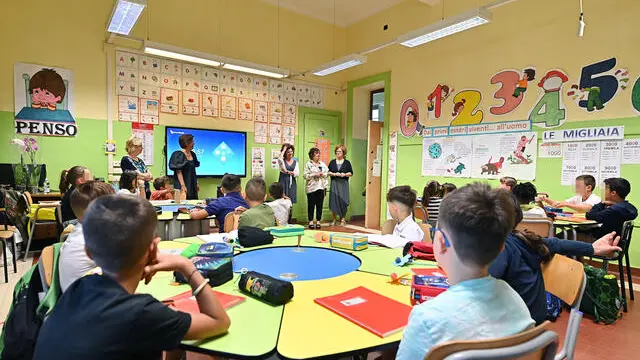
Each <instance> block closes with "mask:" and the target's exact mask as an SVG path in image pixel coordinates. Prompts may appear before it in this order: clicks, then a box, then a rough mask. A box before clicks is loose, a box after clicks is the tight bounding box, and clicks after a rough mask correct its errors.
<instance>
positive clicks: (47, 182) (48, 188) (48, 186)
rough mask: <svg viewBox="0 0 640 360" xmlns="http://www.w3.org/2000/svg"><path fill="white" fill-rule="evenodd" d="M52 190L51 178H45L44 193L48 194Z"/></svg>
mask: <svg viewBox="0 0 640 360" xmlns="http://www.w3.org/2000/svg"><path fill="white" fill-rule="evenodd" d="M50 192H51V187H50V185H49V179H44V193H45V194H48V193H50Z"/></svg>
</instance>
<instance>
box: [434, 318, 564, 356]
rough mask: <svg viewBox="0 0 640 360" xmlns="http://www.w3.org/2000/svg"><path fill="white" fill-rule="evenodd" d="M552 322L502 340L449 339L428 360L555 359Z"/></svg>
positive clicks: (555, 345) (554, 334) (556, 343)
mask: <svg viewBox="0 0 640 360" xmlns="http://www.w3.org/2000/svg"><path fill="white" fill-rule="evenodd" d="M549 324H550V322H549V321H545V322H543V323H542V324H540V325H539V326H537V327H535V328H533V329H529V330H526V331H523V332H521V333H519V334H516V335H513V336H508V337H504V338H498V339H483V340H461V341H449V342H445V343H442V344H440V345H437V346H436V347H434V348H433V349H431V351H430V352H429V353H428V354H427V356H426V357H425V360H445V359H446V360H462V359H465V360H466V359H476V360H477V359H487V360H488V359H544V360H551V359H553V357H554V355H555V353H556V350H557V348H558V335H557V334H556V333H555V332H553V331H550V330H546V328H547V327H548V326H549Z"/></svg>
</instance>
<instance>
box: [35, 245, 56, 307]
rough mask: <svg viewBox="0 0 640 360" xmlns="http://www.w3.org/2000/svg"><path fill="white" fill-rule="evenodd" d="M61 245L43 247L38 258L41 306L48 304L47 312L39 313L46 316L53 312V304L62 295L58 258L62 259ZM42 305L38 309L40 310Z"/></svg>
mask: <svg viewBox="0 0 640 360" xmlns="http://www.w3.org/2000/svg"><path fill="white" fill-rule="evenodd" d="M61 247H62V244H60V243H56V244H53V245H50V246H46V247H45V248H44V249H42V253H41V254H40V258H39V259H38V264H37V265H36V266H37V267H38V274H39V276H40V283H41V285H42V292H41V293H40V296H41V297H40V299H41V300H40V304H41V305H40V307H43V306H45V305H46V312H43V313H39V314H42V315H44V316H46V315H48V314H49V312H51V310H52V309H53V305H55V303H56V302H57V301H58V298H60V296H61V295H62V288H61V287H60V278H59V276H58V260H59V259H60V248H61ZM40 307H39V308H38V310H40Z"/></svg>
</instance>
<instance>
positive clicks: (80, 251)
mask: <svg viewBox="0 0 640 360" xmlns="http://www.w3.org/2000/svg"><path fill="white" fill-rule="evenodd" d="M112 194H115V190H113V186H111V185H109V184H107V183H103V182H100V181H88V182H85V183H82V184H80V185H78V186H76V188H75V189H74V190H73V192H72V193H71V208H72V209H73V213H74V214H76V216H77V217H78V220H79V221H80V222H79V223H78V224H76V225H74V226H73V230H71V233H70V234H69V236H68V237H67V240H66V241H65V242H64V243H63V244H62V246H61V247H60V259H59V260H58V263H59V265H58V275H59V277H60V287H61V288H62V291H63V292H64V291H66V290H67V288H68V287H69V285H71V283H73V282H74V281H76V280H77V279H79V278H81V277H82V276H84V275H85V274H87V273H88V272H89V271H91V270H93V269H94V268H95V267H96V263H95V262H94V261H93V260H91V258H89V256H87V252H86V251H85V241H84V235H83V233H82V219H83V217H84V213H85V211H86V210H87V208H88V207H89V204H90V203H91V202H92V201H93V200H95V199H97V198H99V197H101V196H106V195H112Z"/></svg>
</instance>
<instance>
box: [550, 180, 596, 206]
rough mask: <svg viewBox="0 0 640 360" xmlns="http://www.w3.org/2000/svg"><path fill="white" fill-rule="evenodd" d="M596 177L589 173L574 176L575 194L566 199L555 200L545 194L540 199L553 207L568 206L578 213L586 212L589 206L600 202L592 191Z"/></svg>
mask: <svg viewBox="0 0 640 360" xmlns="http://www.w3.org/2000/svg"><path fill="white" fill-rule="evenodd" d="M595 187H596V179H595V178H594V177H593V176H591V175H580V176H578V177H577V178H576V196H574V197H572V198H569V199H567V200H566V201H556V200H552V199H549V198H547V197H545V196H543V197H542V198H541V200H542V201H543V202H544V203H546V204H547V205H550V206H553V207H555V208H565V207H566V208H569V209H571V210H574V211H576V212H579V213H586V212H587V211H589V210H591V207H592V206H593V205H595V204H598V203H599V202H600V198H599V197H598V196H597V195H595V194H594V193H593V189H595Z"/></svg>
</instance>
